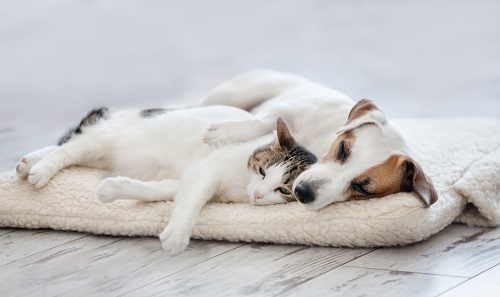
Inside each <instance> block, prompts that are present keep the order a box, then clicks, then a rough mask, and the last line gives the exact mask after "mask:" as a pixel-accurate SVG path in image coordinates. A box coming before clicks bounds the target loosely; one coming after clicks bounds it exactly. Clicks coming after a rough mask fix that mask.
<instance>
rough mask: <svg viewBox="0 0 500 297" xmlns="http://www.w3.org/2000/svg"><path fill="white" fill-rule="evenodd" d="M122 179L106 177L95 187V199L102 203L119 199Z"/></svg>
mask: <svg viewBox="0 0 500 297" xmlns="http://www.w3.org/2000/svg"><path fill="white" fill-rule="evenodd" d="M121 179H122V177H108V178H106V179H105V180H103V181H102V182H101V183H100V184H99V186H97V199H99V201H101V202H103V203H110V202H113V201H115V200H117V199H119V198H120V197H119V196H120V188H121V187H122V185H123V181H122V180H121Z"/></svg>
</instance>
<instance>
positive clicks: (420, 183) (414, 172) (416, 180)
mask: <svg viewBox="0 0 500 297" xmlns="http://www.w3.org/2000/svg"><path fill="white" fill-rule="evenodd" d="M401 191H403V192H412V191H414V192H415V193H416V194H417V196H418V197H419V198H420V200H422V202H423V203H424V205H425V207H429V206H431V205H432V204H434V203H435V202H436V201H437V200H438V195H437V193H436V189H435V188H434V185H433V184H432V181H431V180H430V178H429V177H428V176H427V175H426V174H425V173H424V171H423V170H422V167H420V165H419V164H418V163H417V162H415V160H413V159H411V158H410V157H407V159H406V160H405V161H404V162H403V178H402V180H401Z"/></svg>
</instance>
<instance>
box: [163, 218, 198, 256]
mask: <svg viewBox="0 0 500 297" xmlns="http://www.w3.org/2000/svg"><path fill="white" fill-rule="evenodd" d="M190 237H191V234H190V233H189V232H184V231H181V230H178V229H177V230H176V229H175V228H172V226H171V224H169V225H168V226H167V228H165V230H163V232H162V233H161V234H160V241H161V248H162V249H163V250H164V251H166V252H167V253H168V254H169V255H170V256H177V255H179V254H180V253H182V252H184V251H185V250H186V247H187V246H188V244H189V238H190Z"/></svg>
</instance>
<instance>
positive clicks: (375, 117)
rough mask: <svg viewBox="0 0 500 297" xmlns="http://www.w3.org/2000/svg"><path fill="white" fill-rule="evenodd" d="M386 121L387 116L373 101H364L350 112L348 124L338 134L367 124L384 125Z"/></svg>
mask: <svg viewBox="0 0 500 297" xmlns="http://www.w3.org/2000/svg"><path fill="white" fill-rule="evenodd" d="M386 121H387V118H386V117H385V114H384V113H383V112H382V111H381V110H380V109H378V107H377V106H376V105H375V104H374V103H373V102H372V101H371V100H368V99H363V100H361V101H359V102H358V103H356V105H354V107H353V108H352V109H351V112H349V117H348V118H347V122H346V123H345V124H344V126H342V127H341V128H340V129H339V130H337V133H338V134H340V133H344V132H346V131H349V130H353V129H356V128H358V127H360V126H362V125H365V124H376V125H383V124H384V123H385V122H386Z"/></svg>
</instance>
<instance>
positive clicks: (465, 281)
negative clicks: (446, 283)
mask: <svg viewBox="0 0 500 297" xmlns="http://www.w3.org/2000/svg"><path fill="white" fill-rule="evenodd" d="M499 265H500V263H498V264H496V265H493V266H491V267H490V268H488V269H486V270H483V271H481V272H480V273H478V274H476V275H474V276H471V277H469V278H467V279H466V280H464V281H463V282H461V283H460V284H458V285H456V286H453V287H451V288H449V289H448V290H446V291H444V292H442V293H440V294H439V295H436V296H435V297H438V296H441V295H443V294H445V293H446V292H448V291H451V290H453V289H455V288H457V287H459V286H461V285H463V284H465V283H467V282H469V281H471V280H473V279H475V278H477V277H478V276H480V275H481V274H484V273H485V272H487V271H489V270H491V269H493V268H495V267H497V266H499Z"/></svg>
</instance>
